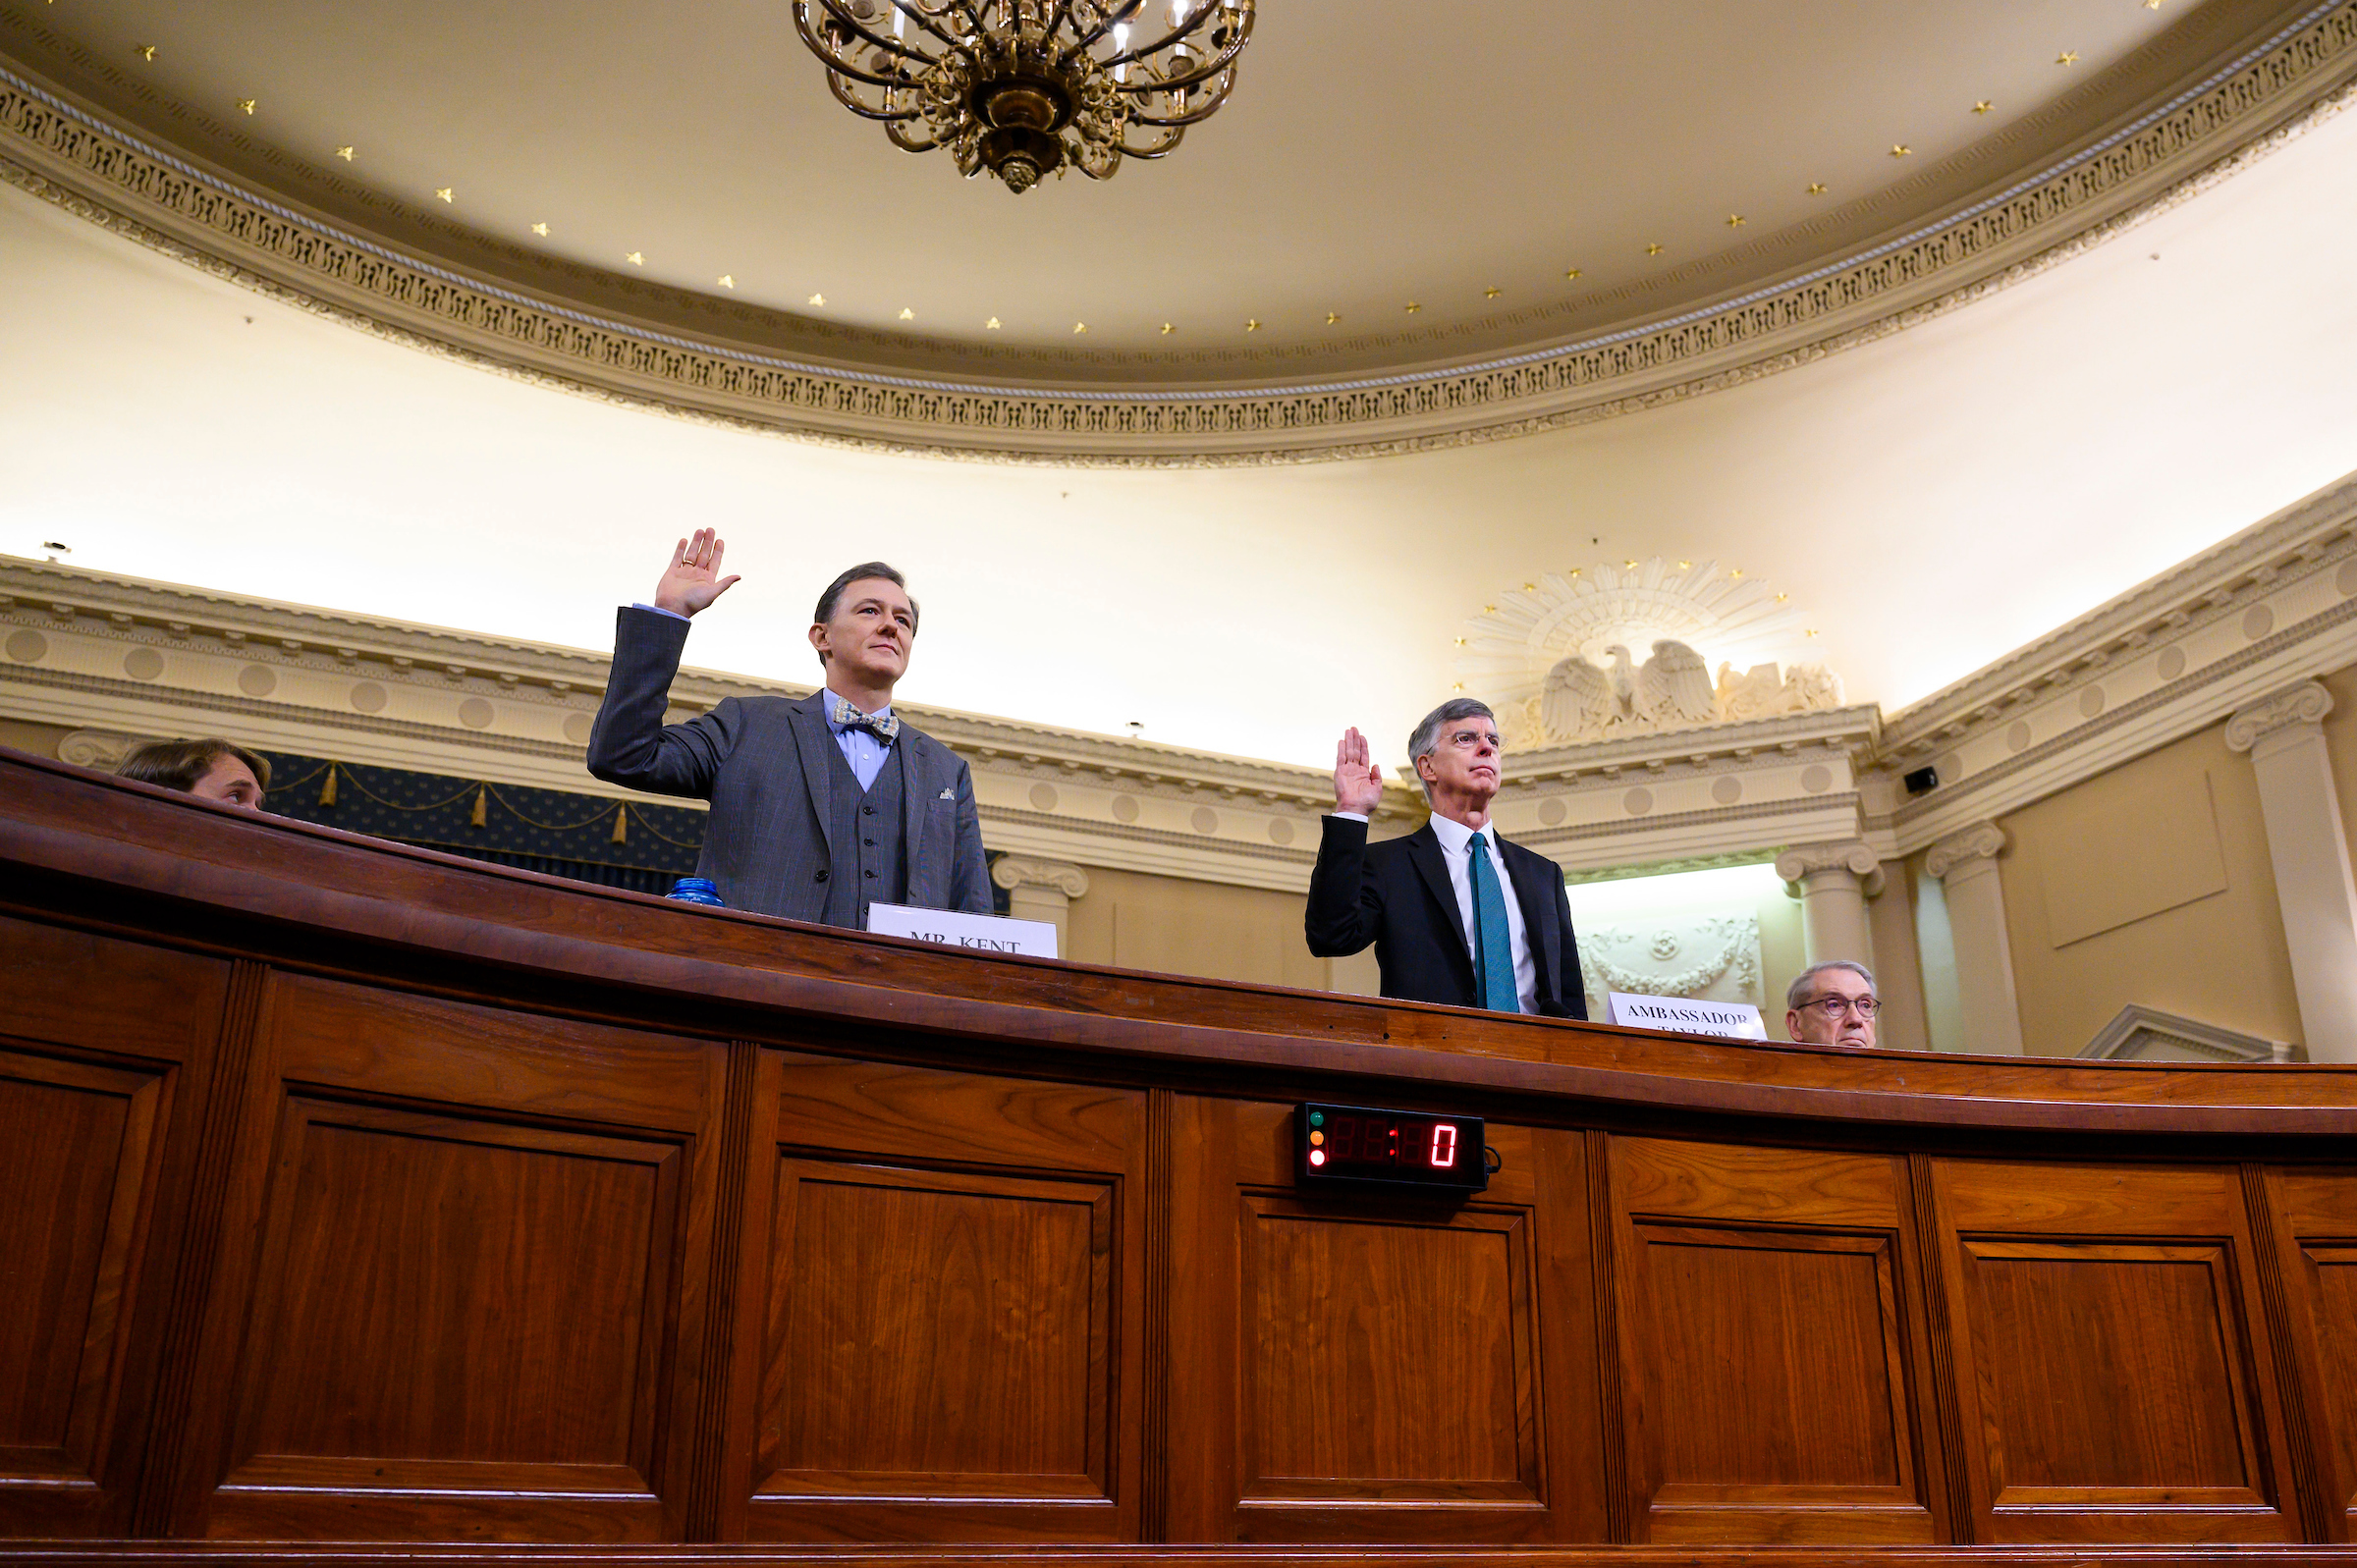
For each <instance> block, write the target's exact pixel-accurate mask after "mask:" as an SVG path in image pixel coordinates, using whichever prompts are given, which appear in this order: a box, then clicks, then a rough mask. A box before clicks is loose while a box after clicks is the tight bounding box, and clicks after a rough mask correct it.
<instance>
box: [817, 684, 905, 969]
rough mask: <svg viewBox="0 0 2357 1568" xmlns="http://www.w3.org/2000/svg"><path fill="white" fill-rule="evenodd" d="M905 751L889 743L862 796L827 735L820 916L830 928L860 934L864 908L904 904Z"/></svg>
mask: <svg viewBox="0 0 2357 1568" xmlns="http://www.w3.org/2000/svg"><path fill="white" fill-rule="evenodd" d="M907 749H908V748H907V747H906V746H904V745H902V744H900V743H899V742H898V741H895V742H894V743H893V746H892V749H891V750H890V751H887V752H886V753H885V754H884V766H883V767H881V768H879V769H877V770H876V782H875V784H872V785H870V786H869V787H868V788H867V789H866V790H865V791H864V792H863V791H862V790H861V789H860V787H859V776H858V775H857V774H855V773H853V772H851V765H850V763H849V762H847V761H845V760H844V755H843V747H842V746H841V745H840V744H838V743H837V741H836V738H835V732H834V731H833V730H828V731H827V761H828V766H829V767H830V769H831V770H832V771H833V773H834V779H833V781H832V783H833V787H832V788H831V789H829V790H828V791H827V800H828V805H827V816H828V820H827V838H828V874H827V910H826V914H825V915H824V916H822V917H821V918H823V919H824V920H825V921H826V923H827V924H828V925H830V926H842V927H845V928H847V929H849V930H851V931H864V930H866V929H867V906H868V905H869V904H871V903H906V902H907V901H908V878H907V872H906V866H905V859H906V847H907V846H906V843H905V841H904V838H905V835H906V832H907V828H906V820H905V817H904V813H903V811H902V809H901V808H902V802H903V801H904V799H905V798H906V793H907V769H906V767H905V766H904V762H903V759H904V756H905V754H906V752H907Z"/></svg>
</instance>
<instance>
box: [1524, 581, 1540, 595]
mask: <svg viewBox="0 0 2357 1568" xmlns="http://www.w3.org/2000/svg"><path fill="white" fill-rule="evenodd" d="M1522 591H1523V592H1524V593H1537V592H1538V591H1539V585H1538V584H1537V583H1535V582H1526V583H1524V584H1523V585H1522Z"/></svg>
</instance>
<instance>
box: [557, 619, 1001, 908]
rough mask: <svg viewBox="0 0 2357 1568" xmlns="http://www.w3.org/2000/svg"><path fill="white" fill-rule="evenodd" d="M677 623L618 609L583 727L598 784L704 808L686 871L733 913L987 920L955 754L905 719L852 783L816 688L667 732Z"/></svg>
mask: <svg viewBox="0 0 2357 1568" xmlns="http://www.w3.org/2000/svg"><path fill="white" fill-rule="evenodd" d="M686 644H687V622H685V621H684V620H681V619H680V618H679V617H677V616H668V615H665V614H663V613H662V612H661V611H657V610H647V609H641V608H637V607H630V608H626V609H625V610H623V611H622V613H621V615H620V616H619V617H618V618H617V620H616V622H615V627H614V669H613V674H612V675H611V676H610V677H609V678H608V680H607V683H606V700H605V703H604V705H603V706H602V707H600V708H599V709H598V713H597V725H596V728H595V729H593V730H590V732H589V771H590V773H592V774H594V775H595V776H596V777H598V778H600V779H603V780H605V781H606V782H607V783H608V784H626V785H628V786H630V788H633V789H644V790H647V791H649V792H650V793H654V794H664V795H686V796H689V797H691V798H695V799H702V800H709V801H711V802H712V812H711V819H710V821H709V823H708V824H707V825H706V827H705V829H704V848H703V854H702V856H701V858H700V859H699V860H698V861H697V862H696V868H695V869H696V875H698V876H700V877H708V878H710V879H711V881H712V884H713V886H714V888H715V889H716V890H717V891H718V892H719V893H720V898H721V901H722V902H723V903H725V904H727V905H728V906H729V907H730V908H732V909H749V910H752V911H755V912H756V913H760V914H768V915H783V916H785V917H786V918H788V919H790V920H808V921H813V922H820V923H823V924H826V925H830V926H848V927H850V928H852V929H859V928H861V927H864V926H865V925H866V923H867V906H868V905H869V904H870V903H906V904H916V905H920V906H922V907H924V908H928V909H963V910H967V911H970V912H972V913H975V914H989V913H990V912H991V895H990V879H989V875H988V872H987V869H986V867H985V864H984V861H983V857H982V825H981V819H980V817H979V816H978V815H977V814H976V812H975V810H974V782H973V778H972V775H971V774H970V773H968V771H967V769H966V766H965V764H964V763H963V762H961V761H959V758H958V756H957V754H956V753H955V752H953V751H951V750H950V749H949V747H947V746H945V745H943V744H942V743H941V742H940V741H938V740H936V739H934V738H933V737H932V736H931V735H928V734H925V733H924V732H923V731H921V730H917V729H915V728H913V727H912V726H910V725H909V724H907V723H906V722H905V721H903V723H902V725H901V729H900V733H899V735H898V736H897V737H896V738H895V739H894V741H893V743H892V749H891V751H890V753H889V754H888V755H887V756H886V758H885V761H884V768H883V771H882V772H881V773H879V774H877V775H876V780H875V783H874V784H872V785H870V786H869V787H868V788H866V789H864V790H863V789H861V788H860V787H859V780H858V777H857V776H856V775H855V774H853V773H852V772H851V766H850V763H849V762H846V761H845V760H844V756H843V749H842V747H841V746H839V745H838V744H837V743H836V739H835V733H834V731H833V730H830V729H829V728H828V726H827V720H826V715H825V711H824V707H823V703H824V700H825V696H824V693H823V692H814V693H812V694H811V695H810V696H807V697H803V698H800V699H798V700H796V699H794V698H790V697H729V698H725V699H723V700H722V701H721V702H720V704H719V705H718V706H716V707H715V708H713V709H712V711H711V712H710V713H707V714H704V715H703V716H701V717H700V718H696V719H692V720H689V721H688V722H687V723H686V724H684V725H666V724H665V723H664V722H663V712H664V709H665V707H666V706H667V705H668V702H669V697H670V692H671V681H672V677H673V676H675V675H677V674H678V673H679V668H680V653H681V651H682V650H683V649H684V648H685V646H686Z"/></svg>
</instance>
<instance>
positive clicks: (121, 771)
mask: <svg viewBox="0 0 2357 1568" xmlns="http://www.w3.org/2000/svg"><path fill="white" fill-rule="evenodd" d="M115 774H116V776H117V777H118V778H123V779H137V781H138V782H139V783H141V784H161V785H162V786H163V787H164V788H166V789H177V790H179V791H181V793H183V794H190V795H194V796H195V797H196V798H197V799H199V800H218V801H220V802H221V803H222V804H224V805H231V806H243V807H245V808H246V809H247V811H261V810H264V809H265V807H264V806H263V804H262V796H263V795H264V794H266V793H268V792H269V788H270V759H269V758H267V757H263V756H258V755H256V754H255V753H253V752H250V751H247V749H246V748H245V747H244V746H239V745H232V744H231V743H230V742H229V741H226V740H222V739H219V738H217V737H213V736H207V737H206V738H204V739H202V740H150V741H148V742H147V744H145V745H143V746H140V747H138V748H137V749H136V750H134V751H133V752H132V753H131V755H129V756H128V757H125V758H124V759H123V760H122V761H121V762H119V763H117V764H116V765H115Z"/></svg>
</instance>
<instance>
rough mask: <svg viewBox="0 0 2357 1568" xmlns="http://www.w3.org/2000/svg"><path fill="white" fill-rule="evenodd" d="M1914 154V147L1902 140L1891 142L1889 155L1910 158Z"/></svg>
mask: <svg viewBox="0 0 2357 1568" xmlns="http://www.w3.org/2000/svg"><path fill="white" fill-rule="evenodd" d="M1914 155H1915V149H1914V148H1913V147H1910V146H1908V145H1907V144H1906V143H1905V142H1903V141H1894V142H1892V143H1891V157H1893V158H1911V157H1913V156H1914Z"/></svg>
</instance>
